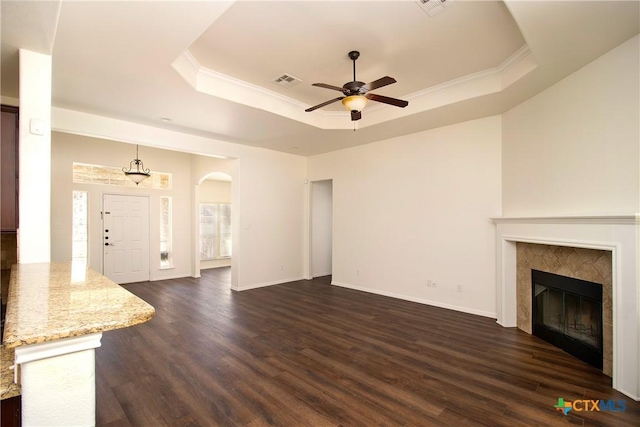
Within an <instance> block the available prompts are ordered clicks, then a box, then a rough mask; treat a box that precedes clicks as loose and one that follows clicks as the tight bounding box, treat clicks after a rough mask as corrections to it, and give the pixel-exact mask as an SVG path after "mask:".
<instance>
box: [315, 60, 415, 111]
mask: <svg viewBox="0 0 640 427" xmlns="http://www.w3.org/2000/svg"><path fill="white" fill-rule="evenodd" d="M358 57H360V52H358V51H356V50H352V51H351V52H349V58H350V59H351V60H352V61H353V81H352V82H348V83H345V84H344V86H342V87H338V86H333V85H328V84H326V83H313V84H312V85H311V86H317V87H323V88H325V89H331V90H337V91H338V92H342V93H343V95H344V96H339V97H337V98H335V99H332V100H330V101H327V102H323V103H322V104H318V105H316V106H314V107H311V108H307V109H306V110H304V111H306V112H307V113H308V112H310V111H313V110H317V109H318V108H322V107H324V106H325V105H329V104H332V103H334V102H337V101H340V100H342V105H344V106H345V107H346V109H347V110H349V111H350V112H351V120H352V121H356V120H360V119H361V118H362V109H363V108H364V107H365V105H366V104H367V100H368V99H370V100H372V101H377V102H382V103H384V104H389V105H394V106H396V107H401V108H404V107H406V106H407V105H409V103H408V102H407V101H403V100H402V99H396V98H390V97H388V96H382V95H376V94H375V93H369V91H371V90H374V89H378V88H381V87H383V86H387V85H390V84H392V83H395V82H396V79H394V78H393V77H389V76H385V77H382V78H379V79H378V80H375V81H372V82H371V83H363V82H359V81H357V80H356V59H358Z"/></svg>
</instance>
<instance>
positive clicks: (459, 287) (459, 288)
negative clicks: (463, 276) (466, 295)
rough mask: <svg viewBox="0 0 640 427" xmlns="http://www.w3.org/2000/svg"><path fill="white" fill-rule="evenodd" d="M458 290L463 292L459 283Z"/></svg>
mask: <svg viewBox="0 0 640 427" xmlns="http://www.w3.org/2000/svg"><path fill="white" fill-rule="evenodd" d="M458 292H462V285H461V284H458Z"/></svg>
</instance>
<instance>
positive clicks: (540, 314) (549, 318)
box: [531, 270, 603, 369]
mask: <svg viewBox="0 0 640 427" xmlns="http://www.w3.org/2000/svg"><path fill="white" fill-rule="evenodd" d="M531 283H532V286H531V291H532V295H531V300H532V305H533V307H532V330H533V335H536V336H538V337H540V338H542V339H544V340H545V341H547V342H549V343H551V344H553V345H555V346H556V347H559V348H561V349H563V350H564V351H566V352H567V353H569V354H572V355H574V356H575V357H577V358H578V359H581V360H583V361H585V362H587V363H589V364H590V365H592V366H595V367H596V368H598V369H602V362H603V345H602V336H603V329H602V285H600V284H598V283H593V282H588V281H585V280H580V279H575V278H572V277H567V276H561V275H558V274H553V273H548V272H544V271H538V270H531Z"/></svg>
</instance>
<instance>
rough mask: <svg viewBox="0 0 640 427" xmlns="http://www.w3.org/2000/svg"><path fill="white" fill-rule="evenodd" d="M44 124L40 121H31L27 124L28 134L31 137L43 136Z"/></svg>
mask: <svg viewBox="0 0 640 427" xmlns="http://www.w3.org/2000/svg"><path fill="white" fill-rule="evenodd" d="M46 126H47V125H46V122H45V121H44V120H42V119H31V121H30V122H29V132H31V134H33V135H44V133H45V130H46Z"/></svg>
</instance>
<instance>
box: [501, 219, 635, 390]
mask: <svg viewBox="0 0 640 427" xmlns="http://www.w3.org/2000/svg"><path fill="white" fill-rule="evenodd" d="M493 221H494V222H495V223H496V238H497V241H496V247H497V279H498V280H497V293H496V295H497V305H496V314H497V322H498V323H499V324H500V325H502V326H504V327H516V326H519V323H520V327H521V329H523V330H525V331H527V332H530V330H527V327H526V326H524V325H523V321H522V317H523V314H522V311H523V309H524V311H526V304H525V305H523V303H522V301H520V303H519V302H518V300H519V298H518V297H517V295H518V286H517V282H518V264H517V253H518V250H517V246H518V243H532V244H537V245H549V246H552V247H553V246H561V247H567V248H585V249H595V250H598V251H607V252H610V254H611V276H610V282H611V291H612V292H611V294H612V295H611V306H612V322H611V323H612V325H611V326H612V328H611V330H612V337H611V349H612V351H611V353H612V354H611V356H609V357H611V359H610V361H608V362H606V363H608V367H607V368H606V371H608V372H606V371H605V373H607V374H608V375H611V377H612V380H613V388H614V389H616V390H618V391H620V392H621V393H624V394H625V395H627V396H629V397H631V398H633V399H634V400H640V309H639V306H640V283H639V278H638V275H639V271H640V260H638V257H639V256H640V253H639V252H638V248H639V247H640V233H639V232H638V230H639V229H640V226H639V225H640V215H635V216H634V215H626V216H597V217H596V216H588V217H586V216H584V217H536V218H533V217H532V218H506V217H505V218H494V219H493ZM520 246H521V247H520V252H521V254H522V246H523V245H520ZM539 248H542V247H539ZM577 252H581V251H579V250H578V251H577ZM604 258H608V257H604ZM556 262H558V261H557V260H556ZM556 268H559V269H561V270H567V268H563V267H562V266H561V265H557V266H556ZM522 274H523V273H522V266H521V268H520V275H522ZM520 299H521V298H520ZM519 305H520V306H519ZM519 317H520V320H518V318H519ZM605 357H607V356H606V353H605Z"/></svg>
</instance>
